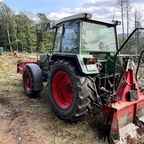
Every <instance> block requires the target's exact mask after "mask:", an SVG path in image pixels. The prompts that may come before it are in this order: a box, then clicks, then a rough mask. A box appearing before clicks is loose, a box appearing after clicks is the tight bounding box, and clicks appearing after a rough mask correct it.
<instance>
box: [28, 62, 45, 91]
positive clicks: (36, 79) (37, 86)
mask: <svg viewBox="0 0 144 144" xmlns="http://www.w3.org/2000/svg"><path fill="white" fill-rule="evenodd" d="M26 67H28V68H29V69H30V71H31V74H32V77H33V89H34V91H41V90H42V89H43V78H42V70H41V69H40V67H39V66H38V65H37V64H27V65H26Z"/></svg>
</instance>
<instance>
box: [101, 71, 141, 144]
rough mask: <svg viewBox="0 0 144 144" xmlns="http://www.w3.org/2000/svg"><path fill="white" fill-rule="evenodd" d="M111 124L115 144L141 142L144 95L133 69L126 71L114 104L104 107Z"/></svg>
mask: <svg viewBox="0 0 144 144" xmlns="http://www.w3.org/2000/svg"><path fill="white" fill-rule="evenodd" d="M104 115H105V116H106V119H107V122H110V123H111V130H110V140H111V142H112V143H115V144H128V143H133V142H132V141H137V140H138V141H139V140H140V139H141V138H142V131H143V129H144V94H143V93H142V92H140V89H139V87H138V84H137V81H136V79H135V74H134V71H133V69H129V70H128V71H126V72H125V73H124V75H123V77H122V79H121V82H120V85H119V87H118V90H117V92H116V95H115V96H114V103H111V104H106V105H105V106H104Z"/></svg>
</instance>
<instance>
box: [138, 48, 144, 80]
mask: <svg viewBox="0 0 144 144" xmlns="http://www.w3.org/2000/svg"><path fill="white" fill-rule="evenodd" d="M143 53H144V50H143V51H142V52H141V54H140V57H139V60H138V66H137V69H136V80H137V74H138V69H139V65H140V60H141V57H142V55H143Z"/></svg>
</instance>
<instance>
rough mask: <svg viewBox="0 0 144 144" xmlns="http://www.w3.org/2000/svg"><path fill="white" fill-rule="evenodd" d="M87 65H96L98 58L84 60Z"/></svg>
mask: <svg viewBox="0 0 144 144" xmlns="http://www.w3.org/2000/svg"><path fill="white" fill-rule="evenodd" d="M84 62H85V64H95V63H96V58H84Z"/></svg>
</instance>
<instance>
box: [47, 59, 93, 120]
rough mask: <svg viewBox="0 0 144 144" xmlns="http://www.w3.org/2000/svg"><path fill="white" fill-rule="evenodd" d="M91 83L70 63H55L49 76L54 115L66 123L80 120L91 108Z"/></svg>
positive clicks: (49, 89) (50, 97) (49, 90)
mask: <svg viewBox="0 0 144 144" xmlns="http://www.w3.org/2000/svg"><path fill="white" fill-rule="evenodd" d="M90 83H91V80H90V79H88V78H87V77H86V76H83V75H81V74H80V73H78V72H77V70H76V68H75V67H74V66H73V65H71V64H70V63H68V62H66V61H63V60H61V61H57V62H55V63H54V65H52V67H51V69H50V71H49V76H48V92H49V94H48V95H49V100H50V104H51V107H52V110H53V111H54V113H55V114H56V115H57V116H58V117H59V118H60V119H63V120H65V121H77V120H80V119H81V118H82V116H84V115H85V114H86V113H87V111H88V109H89V108H90V98H89V96H90V95H91V94H92V91H91V89H90V88H89V87H88V85H89V84H90Z"/></svg>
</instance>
